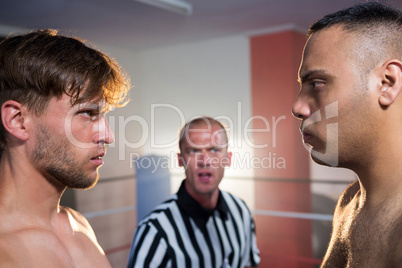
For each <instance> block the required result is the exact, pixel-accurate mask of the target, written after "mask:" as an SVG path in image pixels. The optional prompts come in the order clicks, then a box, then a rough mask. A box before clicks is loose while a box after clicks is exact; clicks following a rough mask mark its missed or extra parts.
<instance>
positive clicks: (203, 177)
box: [198, 172, 212, 181]
mask: <svg viewBox="0 0 402 268" xmlns="http://www.w3.org/2000/svg"><path fill="white" fill-rule="evenodd" d="M211 177H212V173H211V172H200V173H198V178H200V180H201V181H209V180H210V179H211Z"/></svg>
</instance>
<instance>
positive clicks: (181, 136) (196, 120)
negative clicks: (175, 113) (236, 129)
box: [179, 116, 229, 151]
mask: <svg viewBox="0 0 402 268" xmlns="http://www.w3.org/2000/svg"><path fill="white" fill-rule="evenodd" d="M201 124H207V125H212V124H217V125H218V126H220V127H221V129H222V132H223V133H224V134H225V138H226V145H227V146H228V144H229V135H228V131H227V129H226V127H225V125H224V124H223V123H221V122H220V121H218V120H216V119H214V118H212V117H209V116H200V117H196V118H194V119H192V120H190V121H188V122H187V123H185V124H184V126H183V127H182V128H181V129H180V134H179V149H180V151H181V148H182V145H183V142H184V139H185V138H187V136H186V132H187V130H188V129H189V128H191V127H192V126H196V125H201Z"/></svg>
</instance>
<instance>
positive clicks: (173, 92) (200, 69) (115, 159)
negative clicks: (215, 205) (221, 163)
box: [101, 35, 253, 206]
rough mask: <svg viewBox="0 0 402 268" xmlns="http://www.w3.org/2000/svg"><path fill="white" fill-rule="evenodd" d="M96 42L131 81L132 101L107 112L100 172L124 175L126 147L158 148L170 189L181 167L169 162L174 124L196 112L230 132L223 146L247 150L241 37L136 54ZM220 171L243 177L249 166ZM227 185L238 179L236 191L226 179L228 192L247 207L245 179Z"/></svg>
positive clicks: (246, 63)
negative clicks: (110, 139) (109, 135)
mask: <svg viewBox="0 0 402 268" xmlns="http://www.w3.org/2000/svg"><path fill="white" fill-rule="evenodd" d="M104 49H105V50H106V51H107V52H109V53H110V54H111V55H112V56H113V57H115V58H116V59H117V60H118V62H119V63H120V64H121V65H122V66H123V67H124V68H125V69H126V71H127V72H128V73H129V74H130V76H131V80H132V84H133V85H134V88H133V89H132V92H131V99H132V101H131V102H130V103H129V104H128V105H127V106H126V107H125V108H123V109H117V110H116V111H114V112H112V113H110V115H109V123H111V125H115V134H116V140H117V141H116V143H115V144H114V145H113V146H112V147H111V148H110V149H109V150H108V154H107V157H106V159H105V165H104V166H103V167H102V168H101V176H102V177H103V178H113V177H121V176H132V175H133V174H134V170H133V169H132V167H131V166H130V153H138V154H139V155H145V154H159V155H165V156H168V157H169V158H170V163H169V164H168V165H169V167H170V169H171V172H172V174H173V177H174V178H173V183H172V191H175V190H176V189H177V187H178V185H179V183H180V181H181V179H182V178H183V171H182V169H181V168H179V167H178V166H177V162H176V154H177V152H178V150H177V137H178V130H179V128H180V127H181V125H182V124H184V123H185V121H187V120H188V119H190V118H192V117H194V116H197V115H209V116H213V117H217V116H218V117H220V118H221V119H222V121H223V122H224V123H226V124H227V126H228V128H229V131H230V132H231V138H230V142H231V147H230V149H231V151H232V152H233V153H234V154H235V155H237V156H238V155H243V154H245V153H249V154H252V150H251V148H249V147H248V146H247V145H246V143H245V142H244V141H243V140H242V139H243V138H242V136H243V135H242V134H241V131H242V130H243V128H244V123H245V121H246V120H247V119H248V118H250V117H251V100H250V98H251V96H250V94H251V89H250V58H249V41H248V37H247V36H245V35H244V36H232V37H227V38H220V39H214V40H208V41H203V42H198V43H188V44H182V45H178V46H172V47H165V48H159V49H152V50H146V51H141V52H140V53H136V54H133V53H130V52H128V51H117V50H113V49H110V48H104ZM110 119H112V120H110ZM113 122H114V123H113ZM122 122H126V123H124V124H122ZM136 143H137V144H136ZM130 147H131V148H130ZM134 147H135V148H134ZM132 156H133V154H132ZM226 174H227V177H247V178H250V177H252V176H253V171H252V169H250V168H249V169H247V168H246V167H245V166H242V167H240V166H239V165H237V166H236V167H232V168H229V169H228V170H227V172H226ZM235 184H236V185H241V186H239V187H238V190H236V189H237V187H233V183H229V182H228V183H226V185H228V188H230V189H231V191H232V192H236V191H237V192H239V193H240V195H241V196H242V197H244V199H247V200H246V202H248V203H249V204H250V205H251V206H252V204H253V196H252V192H253V185H252V183H251V181H248V182H247V183H246V184H247V185H249V186H245V185H244V184H245V183H244V182H241V181H240V180H236V183H235ZM224 185H225V184H222V186H224Z"/></svg>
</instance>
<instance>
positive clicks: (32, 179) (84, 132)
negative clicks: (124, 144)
mask: <svg viewBox="0 0 402 268" xmlns="http://www.w3.org/2000/svg"><path fill="white" fill-rule="evenodd" d="M128 87H129V85H128V81H127V80H126V79H125V78H124V75H123V73H122V72H121V70H120V68H119V66H118V65H117V64H116V63H115V62H114V61H113V60H112V59H110V58H109V57H107V56H106V55H104V54H103V53H101V52H99V51H97V50H95V49H92V48H89V47H87V46H86V45H84V43H82V42H81V41H79V40H78V39H75V38H69V37H64V36H60V35H57V33H56V32H55V31H50V30H43V31H35V32H32V33H29V34H26V35H21V36H14V37H9V38H7V39H6V40H5V41H3V42H2V43H1V44H0V106H1V121H0V122H1V124H0V153H1V156H0V219H1V221H0V267H32V268H45V267H58V268H59V267H60V268H61V267H62V268H64V267H65V268H72V267H82V268H88V267H97V268H98V267H111V266H110V263H109V261H108V260H107V258H106V256H105V254H104V252H103V250H102V248H101V247H100V246H99V244H98V242H97V239H96V237H95V234H94V232H93V230H92V228H91V226H90V225H89V223H88V222H87V220H86V219H85V218H84V217H83V216H82V215H81V214H79V213H78V212H76V211H74V210H72V209H70V208H67V207H62V206H60V205H59V200H60V197H61V195H62V194H63V192H64V190H65V189H66V187H70V188H77V189H87V188H90V187H92V186H94V185H95V184H96V182H97V180H98V176H99V175H98V168H99V167H100V166H101V165H102V163H103V160H102V157H103V156H104V154H105V152H106V148H105V145H106V144H109V143H111V142H113V140H114V136H113V133H112V132H111V130H110V128H109V125H108V123H107V121H106V118H105V113H106V112H107V111H108V110H109V109H110V108H111V107H116V106H121V105H123V104H124V103H125V96H126V93H127V91H128Z"/></svg>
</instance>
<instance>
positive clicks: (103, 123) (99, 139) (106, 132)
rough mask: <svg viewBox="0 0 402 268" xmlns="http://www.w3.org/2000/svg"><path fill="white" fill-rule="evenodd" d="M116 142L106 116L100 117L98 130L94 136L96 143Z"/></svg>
mask: <svg viewBox="0 0 402 268" xmlns="http://www.w3.org/2000/svg"><path fill="white" fill-rule="evenodd" d="M113 142H114V134H113V131H112V130H111V129H110V126H109V123H108V122H107V119H106V116H102V117H101V118H100V119H99V124H98V132H97V133H96V134H95V136H94V143H105V144H111V143H113Z"/></svg>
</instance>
